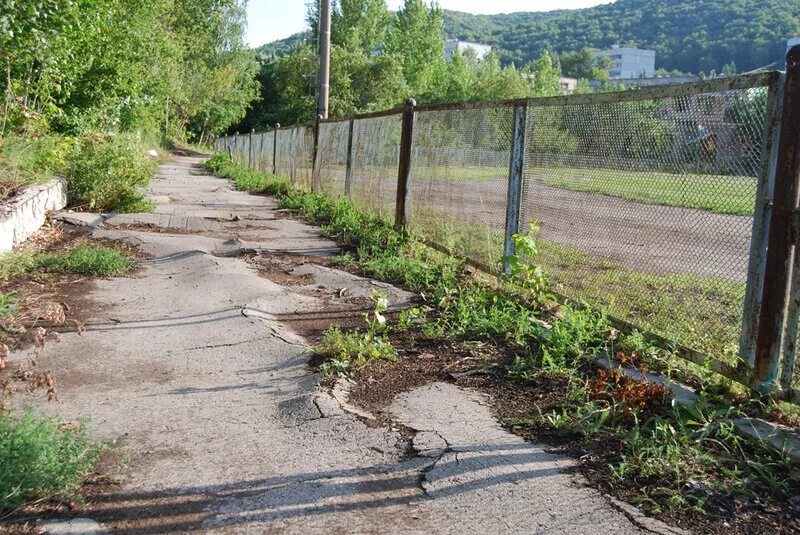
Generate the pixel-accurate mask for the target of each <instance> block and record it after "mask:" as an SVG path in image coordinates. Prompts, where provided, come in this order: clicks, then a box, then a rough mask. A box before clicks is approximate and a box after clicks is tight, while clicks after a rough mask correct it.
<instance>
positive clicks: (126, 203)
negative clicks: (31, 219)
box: [67, 134, 155, 212]
mask: <svg viewBox="0 0 800 535" xmlns="http://www.w3.org/2000/svg"><path fill="white" fill-rule="evenodd" d="M154 169H155V162H154V161H153V160H151V159H150V158H148V156H147V154H146V152H145V149H144V147H143V146H142V145H141V144H140V143H139V142H138V140H137V139H136V137H135V136H133V135H131V134H119V135H114V136H112V135H105V134H89V135H86V136H84V137H82V138H79V139H78V140H77V141H76V142H75V147H74V150H73V152H72V154H71V156H70V159H69V164H68V171H67V178H68V196H69V203H70V204H71V205H73V206H78V207H81V208H84V209H89V210H93V211H98V212H111V211H113V212H147V211H152V204H151V203H150V202H149V201H147V200H145V198H144V195H143V189H144V188H146V187H147V186H148V185H149V184H150V177H151V176H152V173H153V170H154Z"/></svg>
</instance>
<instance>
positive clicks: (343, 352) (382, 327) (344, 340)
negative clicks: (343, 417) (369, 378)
mask: <svg viewBox="0 0 800 535" xmlns="http://www.w3.org/2000/svg"><path fill="white" fill-rule="evenodd" d="M372 302H373V303H375V309H374V310H373V311H372V312H367V313H366V314H364V320H365V321H366V322H367V328H366V330H365V331H363V332H362V331H361V330H360V329H353V330H352V331H349V332H343V331H342V330H341V329H340V328H339V327H338V326H332V327H330V328H328V330H326V331H325V333H324V334H323V336H322V343H321V344H320V347H319V348H318V349H317V350H316V353H317V354H318V355H319V356H321V357H323V358H325V361H324V362H323V363H322V365H321V366H320V372H321V373H322V374H323V375H340V376H341V375H346V374H347V372H348V371H349V370H350V369H351V368H352V366H354V365H363V364H366V363H367V362H369V361H371V360H376V359H382V360H391V359H394V358H395V357H396V356H397V350H396V349H395V348H394V346H393V345H392V343H391V342H390V341H389V336H388V335H389V332H388V330H389V328H388V325H387V323H386V316H384V313H385V312H386V311H387V310H388V308H389V299H388V298H387V297H386V295H385V294H383V293H381V292H379V291H378V290H373V293H372Z"/></svg>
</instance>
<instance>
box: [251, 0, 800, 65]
mask: <svg viewBox="0 0 800 535" xmlns="http://www.w3.org/2000/svg"><path fill="white" fill-rule="evenodd" d="M444 26H445V34H446V36H447V37H448V38H459V39H464V40H471V41H479V42H481V43H486V44H489V45H492V46H493V47H494V48H495V50H496V51H497V52H498V54H499V55H500V57H501V59H502V60H503V61H504V62H505V63H509V62H514V63H516V64H517V65H523V64H525V63H527V62H529V61H531V60H533V59H536V58H537V57H539V56H540V55H541V54H542V52H544V51H546V50H548V51H554V52H558V53H561V52H569V51H576V50H580V49H581V48H583V47H591V48H608V47H610V46H611V45H613V44H620V45H633V46H637V47H639V48H649V49H653V50H655V51H656V68H664V69H667V70H673V69H677V70H680V71H684V72H693V73H699V72H710V71H711V70H716V71H721V70H722V67H723V66H724V65H725V64H728V63H731V62H733V63H735V64H736V68H737V70H738V71H739V72H743V71H749V70H753V69H757V68H760V67H763V66H766V65H770V64H773V63H775V62H776V61H779V60H780V59H781V58H782V57H783V55H784V53H785V50H786V40H787V39H788V38H790V37H794V36H799V35H800V0H726V1H721V0H617V1H616V2H614V3H612V4H606V5H601V6H597V7H592V8H586V9H574V10H557V11H548V12H531V13H508V14H500V15H473V14H470V13H462V12H459V11H448V10H445V12H444ZM304 35H305V36H306V37H307V34H295V35H294V36H292V37H289V38H288V39H284V40H282V41H276V42H275V43H270V44H268V45H264V47H262V49H265V50H266V51H267V52H268V53H276V54H280V53H283V52H284V51H286V50H287V49H289V48H290V47H291V46H292V44H293V43H294V42H296V41H298V40H299V39H301V38H303V36H304Z"/></svg>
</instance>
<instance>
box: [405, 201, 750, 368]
mask: <svg viewBox="0 0 800 535" xmlns="http://www.w3.org/2000/svg"><path fill="white" fill-rule="evenodd" d="M411 228H412V230H413V231H414V232H415V233H417V234H418V235H420V236H425V238H426V240H428V241H430V242H433V243H435V244H437V245H439V246H441V247H443V248H445V249H446V250H448V251H449V252H451V253H452V254H455V255H458V256H461V257H464V258H469V259H471V260H472V261H474V262H476V263H478V264H479V265H482V266H484V267H487V268H490V269H495V270H496V269H498V268H499V262H498V260H499V258H500V256H501V255H502V252H503V241H504V238H503V234H504V233H503V230H502V229H498V228H493V227H489V226H486V225H481V224H470V223H469V222H468V221H466V220H463V219H461V220H456V219H454V218H453V217H452V216H451V215H449V214H447V213H444V212H440V211H437V210H424V211H423V210H415V211H414V212H413V214H412V220H411ZM536 243H537V244H538V245H539V256H538V257H537V263H539V264H541V266H542V268H543V269H544V271H545V273H546V274H547V277H548V279H549V281H550V287H551V289H552V290H553V291H555V292H558V293H560V294H562V295H565V296H567V297H570V298H572V299H575V300H577V301H581V300H584V301H586V302H587V303H590V304H592V305H593V306H602V307H604V308H605V309H606V310H608V314H609V315H611V316H614V317H617V318H620V319H623V320H625V321H628V322H630V323H633V324H635V325H637V326H639V327H640V328H641V329H642V330H644V331H649V332H653V333H655V334H658V335H661V336H663V337H665V338H667V339H669V340H672V341H674V342H676V343H678V344H680V345H683V346H686V347H689V348H691V349H694V350H697V351H699V352H701V353H705V354H708V355H710V356H714V357H717V358H721V359H723V360H725V361H727V362H730V363H734V362H735V361H736V358H737V357H736V355H737V350H738V339H739V329H740V327H741V322H742V307H743V303H744V292H745V285H744V283H734V282H730V281H727V280H723V279H718V278H712V277H701V276H695V275H688V274H675V275H659V274H656V273H649V272H644V271H636V270H633V269H628V268H626V267H624V266H622V265H621V264H619V263H617V262H612V261H609V260H606V259H603V258H599V257H593V256H592V255H590V254H589V253H586V252H584V251H581V250H580V249H575V248H571V247H567V246H563V245H560V244H558V243H555V242H552V241H548V240H544V239H542V238H537V239H536Z"/></svg>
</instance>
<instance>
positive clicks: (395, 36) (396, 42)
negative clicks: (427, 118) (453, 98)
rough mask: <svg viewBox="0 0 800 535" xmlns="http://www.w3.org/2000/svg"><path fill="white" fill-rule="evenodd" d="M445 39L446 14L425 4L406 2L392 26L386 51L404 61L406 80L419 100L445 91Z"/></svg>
mask: <svg viewBox="0 0 800 535" xmlns="http://www.w3.org/2000/svg"><path fill="white" fill-rule="evenodd" d="M443 36H444V26H443V23H442V10H441V9H440V8H439V7H438V6H437V5H436V4H433V5H431V6H430V7H429V6H428V5H427V4H426V3H425V2H424V0H405V2H404V4H403V7H402V8H401V9H400V10H399V11H398V12H397V14H396V15H395V16H394V18H393V20H392V23H391V25H390V26H389V29H388V33H387V36H386V43H385V46H384V51H385V52H386V53H388V54H393V55H397V56H399V57H402V58H403V59H402V62H403V76H404V77H405V79H406V83H407V84H408V87H409V89H410V91H411V92H412V94H414V95H415V96H416V97H418V98H424V97H427V96H435V95H436V94H442V92H443V90H444V83H443V81H444V79H445V72H446V66H445V63H444V52H443V46H444V37H443Z"/></svg>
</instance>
